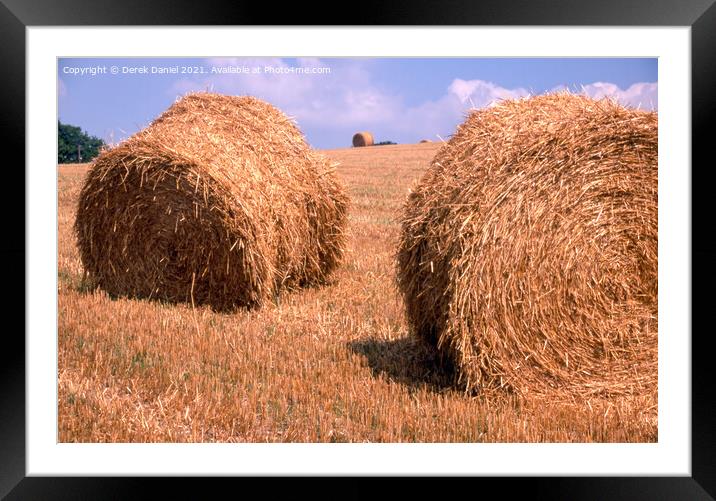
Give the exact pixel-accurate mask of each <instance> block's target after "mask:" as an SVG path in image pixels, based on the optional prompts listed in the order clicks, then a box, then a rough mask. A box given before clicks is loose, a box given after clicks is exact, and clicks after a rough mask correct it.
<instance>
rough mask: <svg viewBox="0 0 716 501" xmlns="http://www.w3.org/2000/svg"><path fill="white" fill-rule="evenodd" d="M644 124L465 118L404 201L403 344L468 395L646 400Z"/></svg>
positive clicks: (651, 137)
mask: <svg viewBox="0 0 716 501" xmlns="http://www.w3.org/2000/svg"><path fill="white" fill-rule="evenodd" d="M657 205H658V204H657V115H656V113H654V112H645V111H638V110H631V109H626V108H623V107H621V106H619V105H618V104H615V103H614V102H611V101H608V100H601V101H594V100H592V99H590V98H587V97H581V96H575V95H569V94H566V93H565V94H552V95H545V96H538V97H533V98H530V99H524V100H515V101H503V102H502V103H499V104H498V105H496V106H492V107H490V108H487V109H483V110H479V111H474V112H472V113H471V114H470V115H469V117H468V118H467V119H466V121H465V122H464V123H463V124H462V125H460V127H459V128H458V130H457V132H456V134H455V135H454V136H453V137H452V138H451V139H450V141H449V142H447V143H446V144H445V145H444V146H443V147H442V148H441V149H440V150H439V151H438V153H437V154H436V156H435V158H434V159H433V161H432V164H431V166H430V168H429V170H428V171H427V173H426V174H425V175H424V177H423V178H422V179H421V180H420V182H419V183H418V184H417V186H416V187H415V188H414V190H413V191H412V193H411V194H410V195H409V197H408V199H407V201H406V203H405V206H404V210H403V215H402V234H401V239H400V243H399V249H398V253H397V275H398V285H399V288H400V290H401V292H402V294H403V297H404V300H405V305H406V312H407V317H408V321H409V324H410V327H411V329H412V331H413V332H414V333H415V334H416V335H417V336H419V337H420V338H421V339H423V340H425V341H426V342H428V343H430V344H431V345H433V346H435V347H437V348H438V350H439V351H440V352H441V353H442V354H443V356H444V357H445V358H447V359H448V360H450V361H451V362H453V363H454V365H455V367H456V373H457V377H458V381H459V383H460V384H462V385H464V387H465V388H466V389H467V390H468V391H477V392H480V391H483V392H494V391H497V390H501V389H502V390H508V391H512V392H516V393H518V394H521V395H529V394H541V395H548V394H549V395H554V396H563V397H565V398H567V399H573V398H576V397H577V396H582V397H590V396H595V395H601V396H609V395H637V394H649V395H653V396H654V397H655V395H656V387H657V331H658V325H657V313H658V310H657V236H658V235H657V228H658V217H657V216H658V213H657Z"/></svg>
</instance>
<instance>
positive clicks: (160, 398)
mask: <svg viewBox="0 0 716 501" xmlns="http://www.w3.org/2000/svg"><path fill="white" fill-rule="evenodd" d="M439 146H440V145H439V144H436V143H427V144H420V145H397V146H380V147H371V148H357V149H344V150H329V151H325V152H324V153H325V154H327V155H328V156H329V157H331V159H333V160H335V161H336V162H340V165H339V167H338V168H337V170H338V175H339V176H340V178H341V179H342V180H343V181H344V183H345V184H346V186H347V187H348V191H349V194H350V196H351V201H352V202H351V208H350V216H349V237H348V252H347V256H346V259H345V262H344V264H343V266H342V267H341V268H340V269H339V270H338V272H337V273H336V274H335V275H334V276H333V280H332V283H331V284H329V285H327V286H324V287H322V288H317V289H307V290H303V291H298V292H292V293H288V294H283V295H281V296H280V298H279V300H278V302H277V303H275V304H270V305H268V306H267V307H264V308H262V309H259V310H253V311H238V312H236V313H232V314H227V313H216V312H213V311H212V310H211V309H209V308H208V307H200V308H199V307H197V308H196V309H194V308H192V306H191V305H190V304H188V305H169V304H161V303H158V302H153V301H145V300H132V299H111V298H109V297H108V296H107V295H106V294H105V293H103V292H102V291H99V290H95V291H93V290H87V289H86V288H85V287H83V283H82V273H83V272H82V265H81V262H80V259H79V253H78V251H77V247H76V243H75V237H74V234H73V230H72V225H73V223H74V220H75V210H76V204H77V199H78V196H79V191H80V189H81V187H82V183H83V179H84V174H85V172H86V171H87V166H86V165H62V166H59V167H58V168H57V172H58V285H57V292H58V368H57V369H58V430H59V441H60V442H655V441H657V438H658V437H657V417H656V416H657V411H656V404H655V403H653V402H648V401H644V400H641V399H637V398H630V397H621V398H615V399H611V400H591V401H587V402H549V401H545V400H543V399H534V400H529V399H527V400H524V399H523V400H519V401H518V400H515V399H513V398H512V397H510V396H508V395H504V396H502V397H500V398H495V397H492V398H490V399H486V398H483V397H479V396H477V397H476V396H470V395H466V394H464V393H463V392H462V391H460V390H459V389H458V388H455V387H453V386H452V384H451V381H452V379H451V375H450V374H449V373H448V371H447V369H444V368H441V367H440V365H439V364H438V363H437V359H436V357H435V355H434V353H432V352H431V351H430V350H429V349H427V348H425V347H423V346H422V345H421V344H419V343H418V342H416V341H414V340H413V338H412V337H411V336H410V335H409V333H408V332H407V328H406V322H405V318H404V312H403V305H402V300H401V298H400V296H399V295H398V292H397V289H396V286H395V264H394V262H395V260H394V253H395V249H396V245H397V241H398V235H399V229H400V228H399V225H398V223H397V220H398V217H399V211H400V208H401V205H402V203H403V200H404V198H405V196H406V194H407V191H408V189H409V187H410V186H411V185H412V184H413V182H414V181H416V180H417V179H418V178H419V177H420V175H421V173H422V172H423V171H424V169H425V168H426V167H427V166H428V164H429V162H430V159H431V158H432V156H433V155H434V154H435V152H436V149H437V148H438V147H439Z"/></svg>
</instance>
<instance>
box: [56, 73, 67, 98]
mask: <svg viewBox="0 0 716 501" xmlns="http://www.w3.org/2000/svg"><path fill="white" fill-rule="evenodd" d="M57 95H58V96H59V97H65V96H67V85H66V84H65V82H64V81H63V80H62V79H61V78H59V77H58V78H57Z"/></svg>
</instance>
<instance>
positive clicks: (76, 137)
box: [57, 121, 105, 164]
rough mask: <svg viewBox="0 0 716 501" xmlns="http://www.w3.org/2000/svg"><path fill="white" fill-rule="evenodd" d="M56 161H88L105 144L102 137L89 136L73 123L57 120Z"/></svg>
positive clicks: (62, 162) (65, 162)
mask: <svg viewBox="0 0 716 501" xmlns="http://www.w3.org/2000/svg"><path fill="white" fill-rule="evenodd" d="M57 124H58V126H57V163H60V164H68V163H80V162H89V161H91V160H92V159H93V158H95V157H96V156H97V155H99V153H100V151H101V149H102V147H103V146H104V145H105V143H104V141H102V139H100V138H98V137H95V136H90V135H89V134H87V133H86V132H84V131H83V130H82V129H81V128H79V127H76V126H74V125H69V124H63V123H62V122H60V121H58V122H57Z"/></svg>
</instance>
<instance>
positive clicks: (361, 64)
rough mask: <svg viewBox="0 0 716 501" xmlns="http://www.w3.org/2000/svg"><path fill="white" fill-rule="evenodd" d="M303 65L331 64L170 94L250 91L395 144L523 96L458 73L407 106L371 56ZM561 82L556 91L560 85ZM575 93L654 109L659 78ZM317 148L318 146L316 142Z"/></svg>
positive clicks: (197, 79) (212, 79)
mask: <svg viewBox="0 0 716 501" xmlns="http://www.w3.org/2000/svg"><path fill="white" fill-rule="evenodd" d="M206 63H207V66H235V67H247V68H253V67H260V68H262V69H263V68H266V67H274V68H280V69H281V68H283V69H285V68H289V66H290V65H289V63H288V62H287V61H286V60H283V59H279V58H275V59H266V58H260V59H249V58H216V59H210V60H207V61H206ZM296 65H297V66H299V67H303V68H318V67H330V68H331V71H330V73H329V74H327V75H326V74H296V73H287V74H286V73H280V72H273V73H272V72H265V71H261V72H259V73H252V74H238V75H237V74H235V73H234V74H210V75H197V76H193V77H190V78H184V79H181V80H179V81H176V82H175V83H174V84H173V85H172V86H171V87H170V88H169V89H168V92H169V93H171V94H173V95H174V96H177V95H181V94H185V93H186V92H190V91H197V90H211V91H214V92H221V93H226V94H237V95H243V94H249V95H254V96H257V97H259V98H261V99H265V100H267V101H269V102H270V103H272V104H274V105H276V106H278V107H279V108H281V109H282V110H283V111H284V112H285V113H287V114H288V115H290V116H292V117H294V118H295V119H296V120H297V121H298V123H299V125H300V126H301V127H302V128H303V129H304V132H310V130H312V129H315V130H319V129H320V130H322V131H325V130H326V129H330V130H331V131H332V133H334V134H335V135H340V136H341V137H350V135H352V133H353V132H354V131H356V130H363V129H367V130H371V131H376V132H377V133H378V134H377V139H378V140H397V141H398V142H407V141H417V140H419V139H421V138H430V139H435V138H437V137H439V136H440V137H448V136H450V135H451V134H452V133H453V132H454V130H455V128H456V127H457V125H458V124H459V123H460V122H462V121H463V120H464V118H465V115H466V113H467V112H468V111H469V110H470V109H471V108H483V107H486V106H490V105H492V104H493V103H495V102H498V101H500V100H502V99H514V98H520V97H526V96H528V95H529V91H528V90H527V89H524V88H520V87H518V88H506V87H501V86H500V85H497V84H495V83H493V82H488V81H485V80H479V79H472V80H464V79H461V78H455V79H454V80H453V81H452V82H451V83H450V84H449V85H448V86H447V88H446V89H445V93H444V94H443V95H442V96H438V97H437V98H436V99H433V100H428V101H424V102H422V103H419V104H417V105H408V104H406V102H405V99H404V98H403V96H401V95H400V94H399V92H397V91H390V90H386V89H385V88H384V87H382V86H381V85H379V83H378V82H376V81H375V80H374V79H373V77H372V74H371V68H370V65H371V62H370V61H363V60H331V61H330V63H327V62H326V61H322V60H321V59H318V58H302V59H298V60H297V62H296ZM565 88H566V87H563V86H560V87H557V88H555V89H552V90H553V91H557V90H561V89H565ZM571 90H572V91H573V92H575V91H577V92H584V93H585V94H587V95H589V96H591V97H593V98H596V99H599V98H602V97H611V98H614V99H617V100H618V101H619V102H621V103H623V104H625V105H627V106H633V107H641V108H642V109H656V107H657V84H656V83H648V82H644V83H637V84H634V85H632V86H630V87H629V88H628V89H626V90H622V89H620V88H619V87H618V86H617V85H615V84H613V83H608V82H594V83H591V84H589V85H585V86H583V87H582V88H580V89H574V88H572V89H571ZM318 146H319V147H320V145H318Z"/></svg>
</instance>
